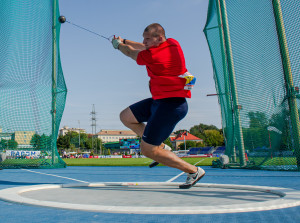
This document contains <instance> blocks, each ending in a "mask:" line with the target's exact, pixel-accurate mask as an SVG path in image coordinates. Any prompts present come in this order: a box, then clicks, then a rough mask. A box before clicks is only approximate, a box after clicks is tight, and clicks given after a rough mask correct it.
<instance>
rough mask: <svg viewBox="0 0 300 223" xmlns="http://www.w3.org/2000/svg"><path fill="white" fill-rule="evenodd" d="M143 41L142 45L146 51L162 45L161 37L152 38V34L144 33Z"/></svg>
mask: <svg viewBox="0 0 300 223" xmlns="http://www.w3.org/2000/svg"><path fill="white" fill-rule="evenodd" d="M143 37H144V41H143V44H144V45H145V47H146V49H149V48H150V47H153V46H154V47H156V46H159V45H160V44H161V43H162V37H161V36H153V35H152V33H151V32H150V31H149V32H144V34H143Z"/></svg>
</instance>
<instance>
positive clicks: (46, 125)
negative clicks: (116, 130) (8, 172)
mask: <svg viewBox="0 0 300 223" xmlns="http://www.w3.org/2000/svg"><path fill="white" fill-rule="evenodd" d="M0 12H1V13H0V38H1V41H0V49H1V50H0V154H1V155H0V168H58V167H65V163H64V162H63V160H62V159H61V158H60V157H59V154H58V152H57V147H56V139H57V134H58V128H59V124H60V120H61V117H62V114H63V110H64V106H65V99H66V92H67V89H66V85H65V81H64V77H63V73H62V68H61V64H60V56H59V32H60V23H59V22H58V17H59V9H58V0H30V1H24V0H1V2H0Z"/></svg>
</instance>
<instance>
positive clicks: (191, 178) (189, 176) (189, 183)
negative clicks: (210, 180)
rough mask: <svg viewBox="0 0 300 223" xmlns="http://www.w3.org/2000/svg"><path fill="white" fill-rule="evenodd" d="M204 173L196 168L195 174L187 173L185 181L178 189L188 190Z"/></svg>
mask: <svg viewBox="0 0 300 223" xmlns="http://www.w3.org/2000/svg"><path fill="white" fill-rule="evenodd" d="M204 175H205V171H204V170H203V169H202V168H200V167H198V170H197V172H196V173H188V174H187V179H186V182H185V183H184V184H181V185H179V188H180V189H189V188H191V187H192V186H194V185H195V184H196V183H197V182H198V181H199V180H200V179H201V178H202V177H204Z"/></svg>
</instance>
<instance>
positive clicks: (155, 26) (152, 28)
mask: <svg viewBox="0 0 300 223" xmlns="http://www.w3.org/2000/svg"><path fill="white" fill-rule="evenodd" d="M145 32H151V35H152V36H154V37H157V36H163V37H164V38H166V33H165V29H164V28H163V27H162V26H161V25H160V24H159V23H152V24H150V25H149V26H147V27H146V28H145V30H144V33H145Z"/></svg>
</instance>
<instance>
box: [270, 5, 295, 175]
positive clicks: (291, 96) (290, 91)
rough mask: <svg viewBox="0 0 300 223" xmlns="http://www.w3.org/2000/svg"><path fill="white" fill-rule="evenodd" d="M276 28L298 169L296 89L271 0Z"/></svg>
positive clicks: (282, 31) (279, 15)
mask: <svg viewBox="0 0 300 223" xmlns="http://www.w3.org/2000/svg"><path fill="white" fill-rule="evenodd" d="M272 5H273V10H274V17H275V23H276V30H277V35H278V40H279V47H280V56H281V61H282V66H283V72H284V80H285V87H286V92H287V98H288V105H289V110H290V115H291V121H292V137H293V139H294V146H295V155H296V160H297V168H298V170H300V124H299V112H298V107H297V100H296V90H295V86H294V83H293V74H292V69H291V62H290V55H289V49H288V44H287V39H286V33H285V27H284V21H283V16H282V10H281V2H280V0H272Z"/></svg>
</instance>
